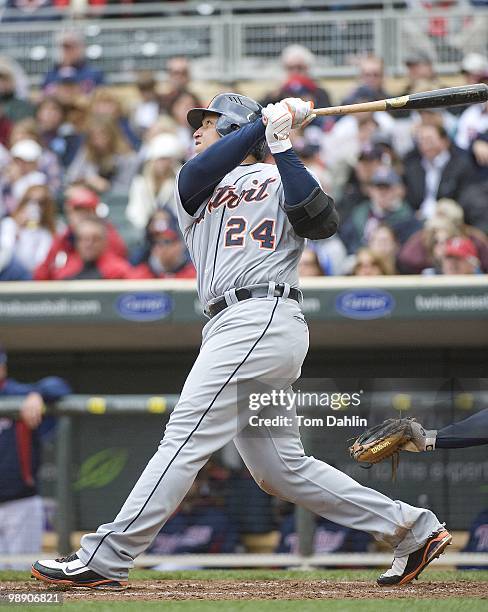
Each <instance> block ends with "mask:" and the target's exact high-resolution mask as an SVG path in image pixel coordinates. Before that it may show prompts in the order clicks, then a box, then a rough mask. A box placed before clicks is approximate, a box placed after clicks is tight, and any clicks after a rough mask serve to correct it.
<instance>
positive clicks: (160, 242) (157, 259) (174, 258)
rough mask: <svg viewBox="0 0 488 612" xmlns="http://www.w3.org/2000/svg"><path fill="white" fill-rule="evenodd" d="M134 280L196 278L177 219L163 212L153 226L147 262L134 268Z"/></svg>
mask: <svg viewBox="0 0 488 612" xmlns="http://www.w3.org/2000/svg"><path fill="white" fill-rule="evenodd" d="M133 276H134V278H195V277H196V272H195V268H194V267H193V264H192V263H191V261H190V260H189V257H188V252H187V250H186V247H185V243H184V242H183V239H182V237H181V234H180V232H179V229H178V222H177V220H176V218H175V217H174V216H173V215H172V214H171V213H170V212H168V211H161V214H160V215H159V216H158V221H157V223H155V224H154V225H153V233H152V235H151V247H150V252H149V256H148V258H147V261H145V262H143V263H141V264H139V265H138V266H136V267H135V268H134V274H133Z"/></svg>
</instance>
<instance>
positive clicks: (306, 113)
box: [281, 98, 316, 129]
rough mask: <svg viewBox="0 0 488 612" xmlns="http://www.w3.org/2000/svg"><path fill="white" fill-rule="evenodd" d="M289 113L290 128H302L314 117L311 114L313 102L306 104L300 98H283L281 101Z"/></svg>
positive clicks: (312, 113)
mask: <svg viewBox="0 0 488 612" xmlns="http://www.w3.org/2000/svg"><path fill="white" fill-rule="evenodd" d="M281 102H283V103H284V104H286V106H287V107H288V110H289V111H290V113H291V116H292V124H291V127H292V128H293V129H295V128H302V127H305V126H306V125H308V124H309V123H310V122H311V121H313V120H314V119H315V117H316V115H315V114H314V112H313V102H311V101H309V102H306V101H305V100H302V99H301V98H285V99H284V100H281Z"/></svg>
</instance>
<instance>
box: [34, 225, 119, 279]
mask: <svg viewBox="0 0 488 612" xmlns="http://www.w3.org/2000/svg"><path fill="white" fill-rule="evenodd" d="M106 229H107V253H109V254H112V255H114V256H115V257H116V258H117V259H119V260H122V261H124V257H125V254H126V253H127V247H126V246H125V243H124V241H123V240H122V238H121V236H120V234H119V233H118V232H117V230H116V229H115V227H114V226H113V225H112V224H110V223H107V224H106ZM75 253H76V251H75V235H74V232H73V230H72V229H71V228H67V229H66V230H65V231H64V232H63V233H62V234H60V235H59V236H57V237H56V238H55V239H54V241H53V243H52V245H51V248H50V249H49V253H48V254H47V257H46V259H45V260H44V261H43V262H42V263H41V264H40V265H39V266H38V267H37V268H36V269H35V271H34V279H35V280H59V279H60V277H59V271H60V270H62V269H64V267H65V266H66V265H67V262H68V260H69V259H71V258H72V257H73V255H75Z"/></svg>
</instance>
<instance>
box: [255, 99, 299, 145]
mask: <svg viewBox="0 0 488 612" xmlns="http://www.w3.org/2000/svg"><path fill="white" fill-rule="evenodd" d="M261 114H262V117H263V123H264V125H265V126H266V142H267V143H268V147H269V149H270V151H271V154H272V155H275V154H276V153H283V152H284V151H288V149H291V141H290V130H291V124H292V122H293V118H292V114H291V112H290V111H289V110H288V107H287V106H286V104H283V103H282V102H278V103H277V104H268V106H267V107H266V108H264V109H263V110H262V112H261Z"/></svg>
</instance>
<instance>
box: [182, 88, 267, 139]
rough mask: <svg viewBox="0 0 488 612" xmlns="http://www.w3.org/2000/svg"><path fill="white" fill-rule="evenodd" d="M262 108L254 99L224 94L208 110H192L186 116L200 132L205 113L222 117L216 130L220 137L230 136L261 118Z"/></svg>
mask: <svg viewBox="0 0 488 612" xmlns="http://www.w3.org/2000/svg"><path fill="white" fill-rule="evenodd" d="M261 109H262V106H261V105H260V104H258V103H257V102H256V101H255V100H253V99H252V98H248V97H247V96H241V95H240V94H236V93H223V94H219V95H218V96H215V98H214V99H213V100H212V101H211V102H210V104H209V105H208V107H207V108H192V109H191V110H189V111H188V114H187V116H186V118H187V121H188V123H189V124H190V125H191V127H192V128H193V129H194V130H198V128H199V127H201V125H202V122H203V117H204V115H205V113H209V112H212V113H216V114H217V115H220V117H219V118H218V120H217V124H216V126H215V127H216V130H217V133H218V134H219V136H225V135H226V134H230V132H233V131H234V130H238V129H239V128H240V127H242V126H243V125H246V124H247V123H254V121H256V119H258V118H259V117H260V116H261Z"/></svg>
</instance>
